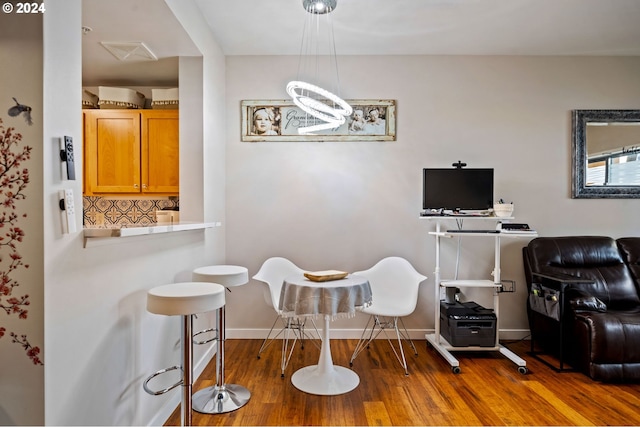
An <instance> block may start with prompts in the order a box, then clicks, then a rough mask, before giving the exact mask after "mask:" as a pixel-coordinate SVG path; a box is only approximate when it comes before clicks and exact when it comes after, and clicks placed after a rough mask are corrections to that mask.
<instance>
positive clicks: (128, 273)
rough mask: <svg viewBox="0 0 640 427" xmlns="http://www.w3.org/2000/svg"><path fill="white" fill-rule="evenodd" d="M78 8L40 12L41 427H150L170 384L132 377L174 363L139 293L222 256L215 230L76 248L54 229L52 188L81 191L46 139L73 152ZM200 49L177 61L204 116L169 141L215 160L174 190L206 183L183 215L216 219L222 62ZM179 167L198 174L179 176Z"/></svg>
mask: <svg viewBox="0 0 640 427" xmlns="http://www.w3.org/2000/svg"><path fill="white" fill-rule="evenodd" d="M181 3H183V4H185V5H187V6H188V5H189V4H191V2H181ZM187 6H185V7H187ZM80 7H81V1H80V0H66V1H64V2H62V1H59V0H56V1H53V2H52V1H49V2H47V12H46V14H44V28H45V31H44V40H45V42H44V55H45V67H44V95H45V96H44V99H45V106H44V110H45V114H46V120H45V128H44V146H45V153H44V176H45V178H44V194H43V199H44V221H45V232H44V251H45V271H44V276H45V325H46V326H45V340H46V342H45V424H47V425H115V424H119V425H144V424H150V423H155V424H161V423H163V422H164V420H165V419H166V418H167V416H168V415H169V414H170V412H171V411H172V410H173V409H174V408H175V407H176V405H177V403H178V402H179V400H180V395H179V393H180V391H179V389H175V390H173V391H172V392H171V393H168V394H166V395H164V396H160V397H155V396H150V395H148V394H146V393H145V392H144V391H143V390H142V381H143V380H144V378H146V377H147V376H148V375H150V374H151V373H152V372H154V371H156V370H158V369H161V368H165V367H168V366H171V365H176V364H179V362H180V354H179V347H177V346H176V342H177V341H178V340H179V336H180V335H179V324H180V320H179V318H177V317H172V318H166V317H163V316H157V315H152V314H149V313H147V312H146V310H145V304H146V291H147V290H148V289H150V288H152V287H154V286H157V285H161V284H166V283H171V282H175V281H189V280H191V271H192V270H193V268H195V267H197V266H201V265H207V264H212V263H219V262H222V261H223V260H224V256H225V254H224V226H223V227H222V228H215V229H209V230H207V231H189V232H181V233H172V234H167V235H162V236H161V235H156V236H148V237H133V238H128V239H122V240H118V241H116V242H111V243H109V244H99V245H96V244H90V245H88V247H86V248H85V247H83V239H82V233H81V232H78V233H74V234H71V235H63V234H62V233H61V230H60V223H59V214H58V208H57V204H56V203H57V202H56V194H57V190H58V189H60V188H62V187H67V186H68V187H72V188H73V189H74V191H75V194H76V200H80V194H81V181H80V180H78V181H75V182H63V181H61V180H60V176H59V172H58V169H59V160H58V157H57V156H58V154H57V152H56V151H55V150H54V147H55V144H54V143H53V141H55V140H56V139H57V138H59V137H60V136H61V135H71V136H73V138H74V141H76V146H75V149H76V155H77V156H78V157H81V145H80V144H79V143H80V141H82V122H81V108H80V106H81V58H80V51H81V40H80V37H81V32H80V31H79V28H80V26H81V13H80ZM203 39H206V35H205V36H203ZM209 43H212V41H209ZM209 53H210V55H209V57H208V59H206V60H204V61H203V64H202V65H199V64H198V61H197V60H195V64H194V63H193V61H191V62H190V61H186V62H185V63H184V64H183V63H181V68H180V69H181V72H182V71H184V72H187V73H193V75H192V76H191V77H192V78H199V79H200V80H202V81H203V87H202V89H201V90H200V92H201V93H204V99H203V97H202V96H199V97H198V99H197V100H195V102H197V103H199V105H200V108H198V109H197V110H198V111H199V113H200V114H202V115H206V117H208V119H207V123H206V124H205V125H204V129H203V131H202V132H197V131H196V132H191V133H190V137H188V138H182V137H181V147H183V148H184V149H185V150H186V151H191V152H194V151H195V152H198V151H204V152H205V153H209V152H211V151H215V153H216V157H214V158H211V159H206V161H205V159H203V157H199V158H198V159H197V161H200V162H203V166H202V167H200V168H193V169H190V168H189V167H185V168H184V170H181V180H182V181H183V182H191V183H197V182H198V181H201V182H200V183H199V184H196V185H190V186H185V187H182V188H181V195H183V194H184V197H185V199H186V200H189V199H192V198H193V199H197V198H201V197H203V195H202V193H203V191H204V190H203V189H206V193H207V201H208V204H207V205H206V206H204V211H203V212H200V213H198V214H194V215H199V216H201V217H202V218H204V219H206V220H207V221H209V220H217V221H224V217H223V214H224V180H213V179H214V178H217V176H218V174H219V172H217V171H219V170H222V173H223V174H224V144H223V141H224V138H223V135H224V120H225V117H224V114H222V115H220V114H219V112H220V111H224V104H223V99H222V98H220V97H217V96H211V95H210V94H211V93H216V92H222V91H224V88H223V84H221V83H220V82H221V81H222V82H224V57H223V56H222V55H212V54H211V51H210V52H209ZM201 62H202V61H201ZM181 77H184V78H189V77H190V76H188V75H187V76H181ZM181 101H182V99H181ZM186 110H187V111H189V109H188V108H186ZM209 113H214V114H209ZM201 122H202V120H201ZM192 123H193V122H192ZM196 126H198V124H197V120H196ZM199 134H200V135H201V136H200V137H198V135H199ZM194 135H195V136H194ZM210 168H213V169H215V170H216V172H215V173H211V172H210V171H209V169H210ZM181 169H182V168H181ZM191 171H193V173H199V174H200V177H197V176H190V173H191ZM78 172H80V171H79V170H78ZM202 176H204V179H203V178H201V177H202ZM191 191H194V192H195V194H194V193H191ZM223 224H224V223H223ZM78 227H79V228H80V227H81V225H80V223H79V219H78ZM211 321H212V316H208V317H207V316H200V317H199V319H198V320H197V321H196V325H195V328H201V327H204V326H205V325H210V322H211ZM195 350H196V351H195V361H196V362H198V363H199V369H202V368H203V367H204V363H206V362H207V360H203V359H202V358H203V357H210V356H211V353H210V352H209V353H205V352H206V351H207V350H211V347H209V348H196V349H195Z"/></svg>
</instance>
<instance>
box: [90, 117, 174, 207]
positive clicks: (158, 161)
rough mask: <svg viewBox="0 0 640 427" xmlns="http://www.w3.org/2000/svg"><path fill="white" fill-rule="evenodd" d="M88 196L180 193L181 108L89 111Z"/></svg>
mask: <svg viewBox="0 0 640 427" xmlns="http://www.w3.org/2000/svg"><path fill="white" fill-rule="evenodd" d="M83 118H84V162H83V163H84V182H85V185H84V194H85V195H94V194H97V195H100V194H155V195H177V194H178V191H179V116H178V110H85V111H83Z"/></svg>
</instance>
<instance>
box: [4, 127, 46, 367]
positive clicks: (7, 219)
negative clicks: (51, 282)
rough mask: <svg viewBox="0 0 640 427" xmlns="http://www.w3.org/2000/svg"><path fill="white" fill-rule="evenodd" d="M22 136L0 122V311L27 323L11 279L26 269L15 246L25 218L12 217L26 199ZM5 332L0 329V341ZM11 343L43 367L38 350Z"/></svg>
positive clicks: (19, 338) (17, 339) (20, 338)
mask: <svg viewBox="0 0 640 427" xmlns="http://www.w3.org/2000/svg"><path fill="white" fill-rule="evenodd" d="M21 142H22V135H21V134H20V133H18V132H16V131H15V128H13V127H6V128H5V126H4V124H3V121H2V119H0V209H1V210H0V309H2V311H4V312H5V313H6V314H7V315H8V316H17V317H18V319H27V317H28V314H29V311H28V310H27V307H28V306H29V304H30V301H29V295H28V294H24V295H20V296H16V295H14V291H15V290H16V288H17V287H18V286H20V284H19V283H18V282H17V281H16V280H15V278H14V277H13V276H12V273H14V272H15V271H16V270H17V269H18V268H29V265H28V264H25V263H24V262H23V260H22V255H20V252H19V251H18V244H19V243H21V242H22V241H23V239H24V236H25V233H24V230H22V228H21V227H20V226H19V224H18V223H19V220H20V218H25V217H26V216H27V214H23V215H18V214H17V213H16V202H18V201H20V200H24V199H26V195H25V189H26V188H27V185H28V184H29V169H27V168H26V167H23V163H25V162H26V161H27V160H29V159H30V158H31V150H32V148H31V147H30V146H28V145H25V146H22V147H21V146H20V145H21ZM6 332H7V328H6V327H3V326H0V339H1V338H2V337H3V336H4V335H6ZM9 335H10V336H11V338H12V339H11V342H12V343H15V344H19V345H21V346H22V347H23V348H24V350H25V354H26V356H27V357H29V358H30V359H31V361H32V362H33V363H34V364H35V365H43V362H42V360H40V357H39V354H40V348H39V347H36V346H32V345H31V344H30V343H29V340H28V338H27V335H24V334H20V335H18V334H17V333H15V332H13V331H9Z"/></svg>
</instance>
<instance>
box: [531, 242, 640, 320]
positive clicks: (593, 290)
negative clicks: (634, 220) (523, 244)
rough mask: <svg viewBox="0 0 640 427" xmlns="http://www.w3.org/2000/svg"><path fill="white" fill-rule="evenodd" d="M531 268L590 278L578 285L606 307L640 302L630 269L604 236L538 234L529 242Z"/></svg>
mask: <svg viewBox="0 0 640 427" xmlns="http://www.w3.org/2000/svg"><path fill="white" fill-rule="evenodd" d="M528 246H529V254H530V263H531V270H532V271H536V272H539V273H545V274H551V275H552V274H558V273H561V274H569V275H572V276H574V277H579V278H581V279H589V280H593V284H586V285H579V286H580V289H582V290H583V291H585V292H587V293H589V294H591V295H593V296H594V297H596V298H598V299H599V300H600V301H602V302H603V303H604V304H606V305H607V307H608V308H609V309H614V310H616V309H619V310H624V309H628V308H633V307H636V306H638V305H640V297H639V296H638V290H637V289H636V286H635V283H634V277H633V276H632V274H631V271H630V270H629V269H628V268H627V266H626V265H625V262H624V259H623V258H622V256H621V253H620V251H619V250H618V245H617V244H616V241H615V240H614V239H612V238H610V237H605V236H567V237H538V238H536V239H533V240H532V241H531V242H529V245H528Z"/></svg>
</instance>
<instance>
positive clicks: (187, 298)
mask: <svg viewBox="0 0 640 427" xmlns="http://www.w3.org/2000/svg"><path fill="white" fill-rule="evenodd" d="M224 304H225V298H224V287H223V286H222V285H220V284H216V283H202V282H182V283H172V284H169V285H163V286H157V287H155V288H152V289H150V290H149V291H148V292H147V311H149V312H151V313H154V314H162V315H165V316H182V331H181V334H180V349H181V353H182V366H180V365H176V366H172V367H171V368H166V369H161V370H159V371H157V372H155V373H154V374H152V375H151V376H149V377H148V378H147V379H146V380H145V381H144V383H143V388H144V390H145V391H146V392H147V393H149V394H153V395H155V396H157V395H159V394H164V393H166V392H168V391H169V390H171V389H173V388H174V387H177V386H179V385H182V404H181V405H182V408H181V411H182V425H184V426H190V425H191V419H192V418H191V415H192V413H191V401H192V398H191V394H192V388H193V368H192V360H193V339H192V334H193V315H194V314H197V313H205V312H207V311H213V310H220V309H222V308H223V307H224ZM180 368H182V380H181V381H179V382H177V383H176V384H174V385H172V386H170V387H168V388H166V389H164V390H160V391H153V390H151V389H149V387H148V386H147V384H148V382H149V381H150V380H151V379H152V378H155V377H156V376H158V375H160V374H163V373H165V372H168V371H172V370H174V369H180Z"/></svg>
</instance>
